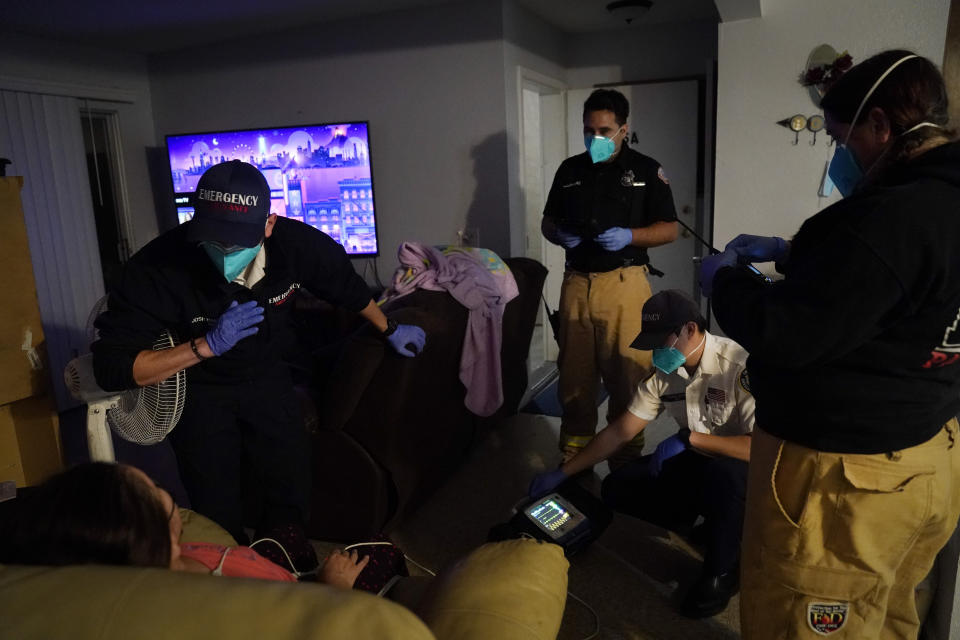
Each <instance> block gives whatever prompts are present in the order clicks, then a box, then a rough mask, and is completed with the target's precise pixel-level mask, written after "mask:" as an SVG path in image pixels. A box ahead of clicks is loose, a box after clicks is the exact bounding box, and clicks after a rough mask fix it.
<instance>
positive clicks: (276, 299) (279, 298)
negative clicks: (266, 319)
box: [267, 282, 300, 307]
mask: <svg viewBox="0 0 960 640" xmlns="http://www.w3.org/2000/svg"><path fill="white" fill-rule="evenodd" d="M299 288H300V283H299V282H293V283H291V284H290V286H289V287H287V290H286V291H284V292H283V293H281V294H279V295H276V296H273V297H270V298H267V304H271V305H273V306H275V307H279V306H280V305H282V304H283V303H285V302H286V301H287V300H289V299H290V296H291V295H292V294H293V292H294V291H296V290H297V289H299Z"/></svg>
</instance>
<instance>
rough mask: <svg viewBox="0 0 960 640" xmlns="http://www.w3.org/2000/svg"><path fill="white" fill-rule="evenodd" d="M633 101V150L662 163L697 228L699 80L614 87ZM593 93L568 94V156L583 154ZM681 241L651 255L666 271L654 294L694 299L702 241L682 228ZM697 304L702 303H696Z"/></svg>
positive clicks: (654, 282)
mask: <svg viewBox="0 0 960 640" xmlns="http://www.w3.org/2000/svg"><path fill="white" fill-rule="evenodd" d="M610 88H612V89H616V90H618V91H620V92H621V93H623V94H624V95H625V96H626V97H627V100H629V101H630V116H629V117H628V118H627V129H628V131H627V135H628V136H629V140H630V146H631V147H632V148H633V149H634V150H636V151H639V152H640V153H642V154H644V155H647V156H650V157H652V158H654V159H656V160H657V161H658V162H660V164H661V166H662V167H663V170H664V173H665V174H666V176H667V179H668V180H669V181H670V188H671V190H672V191H673V201H674V204H675V205H676V208H677V217H678V218H679V219H680V220H682V221H683V222H684V223H686V224H687V225H689V226H690V227H692V228H694V229H696V228H697V214H698V210H699V209H698V206H697V162H698V159H697V143H698V140H697V114H698V112H699V109H700V105H699V100H700V98H699V91H698V87H697V81H696V80H681V81H674V82H658V83H651V84H632V85H621V86H617V87H610ZM592 91H593V89H592V88H591V89H572V90H570V91H569V92H568V93H567V105H568V106H567V139H568V141H569V146H568V149H567V152H568V155H574V154H577V153H583V151H584V146H583V103H584V101H585V100H586V99H587V96H589V95H590V93H591V92H592ZM680 232H681V233H680V236H679V237H678V238H677V240H676V241H675V242H672V243H671V244H668V245H665V246H662V247H656V248H653V249H650V250H649V253H650V264H651V265H653V266H654V267H656V268H657V269H660V270H661V271H663V272H664V274H665V275H664V276H663V277H662V278H655V277H651V278H650V286H651V287H652V288H653V291H654V292H657V291H662V290H664V289H681V290H683V291H686V292H687V293H689V294H690V295H691V296H694V295H695V294H696V293H697V291H696V289H695V273H694V265H693V257H694V256H697V255H703V253H704V252H702V251H698V247H697V244H696V243H697V240H696V239H695V238H694V237H693V236H692V235H690V234H689V232H687V231H685V230H684V229H683V227H680ZM695 299H696V298H695Z"/></svg>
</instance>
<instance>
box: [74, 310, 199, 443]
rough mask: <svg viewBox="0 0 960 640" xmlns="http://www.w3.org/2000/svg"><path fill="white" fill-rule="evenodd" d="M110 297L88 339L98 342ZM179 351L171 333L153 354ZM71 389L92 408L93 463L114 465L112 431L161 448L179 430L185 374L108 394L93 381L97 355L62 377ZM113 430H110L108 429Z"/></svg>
mask: <svg viewBox="0 0 960 640" xmlns="http://www.w3.org/2000/svg"><path fill="white" fill-rule="evenodd" d="M106 298H107V297H106V296H104V297H103V298H101V299H100V301H99V302H97V304H96V305H95V306H94V309H93V311H92V312H91V314H90V318H89V320H88V321H87V335H88V336H89V337H90V338H91V342H92V341H93V340H95V339H96V337H97V336H96V330H95V329H94V328H93V322H94V321H95V320H96V318H97V316H98V315H100V313H101V312H102V311H103V310H104V309H106ZM174 346H176V341H175V340H174V337H173V335H172V334H171V333H170V331H168V330H165V331H164V332H163V333H162V334H161V335H160V337H159V338H158V339H157V340H156V341H154V343H153V350H154V351H160V350H163V349H171V348H173V347H174ZM63 377H64V380H65V382H66V385H67V389H69V390H70V393H71V394H72V395H73V397H74V398H76V399H77V400H80V401H82V402H85V403H86V404H87V446H88V448H89V450H90V459H91V460H93V461H102V462H113V461H114V460H115V459H116V457H115V456H114V452H113V441H112V440H111V438H110V429H111V428H112V429H113V430H114V431H115V432H116V434H117V435H118V436H120V437H121V438H123V439H124V440H127V441H129V442H134V443H136V444H156V443H157V442H160V441H161V440H163V439H164V438H165V437H166V436H167V434H168V433H170V431H171V430H172V429H173V428H174V426H176V424H177V421H178V420H179V419H180V414H181V413H182V412H183V402H184V399H185V398H186V381H187V375H186V372H185V371H178V372H177V373H175V374H174V375H172V376H170V377H169V378H167V379H166V380H163V381H161V382H158V383H156V384H152V385H147V386H144V387H139V388H137V389H129V390H127V391H121V392H111V391H104V390H103V389H101V388H100V387H99V386H97V382H96V379H95V378H94V375H93V354H91V353H86V354H84V355H82V356H79V357H77V358H74V359H73V360H71V361H70V362H69V363H67V367H66V369H65V370H64V372H63ZM108 425H109V426H108Z"/></svg>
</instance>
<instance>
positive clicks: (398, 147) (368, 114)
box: [151, 3, 509, 278]
mask: <svg viewBox="0 0 960 640" xmlns="http://www.w3.org/2000/svg"><path fill="white" fill-rule="evenodd" d="M501 34H502V14H501V11H500V10H499V3H498V4H496V5H494V6H491V5H490V4H489V3H470V4H458V5H444V6H436V7H431V8H429V9H422V10H413V11H404V12H395V13H389V14H383V15H378V16H371V17H365V18H362V19H351V20H345V21H340V22H335V23H329V24H324V25H320V26H316V27H311V28H305V29H303V30H299V31H296V32H287V33H283V34H276V35H271V36H268V37H261V38H258V39H255V40H250V39H244V40H240V41H235V42H231V43H226V44H218V45H216V46H210V47H198V48H196V49H191V50H187V51H180V52H176V53H171V54H164V55H158V56H155V57H153V58H151V83H152V95H153V99H154V101H153V108H154V115H155V118H156V126H157V128H156V133H157V140H162V139H163V136H164V135H165V134H170V133H182V132H190V131H208V130H211V129H219V128H245V127H263V126H271V125H278V126H280V125H292V124H309V123H322V122H331V121H333V122H335V121H344V120H368V121H369V122H370V135H371V159H372V167H373V179H374V189H375V196H376V207H377V219H378V229H379V239H380V247H381V257H380V258H379V262H378V264H379V268H380V273H381V276H382V277H383V278H386V277H388V276H389V275H390V274H392V271H393V269H394V267H395V266H396V249H397V246H398V245H399V243H400V242H401V241H404V240H416V241H420V242H425V243H430V244H440V243H452V242H453V241H454V239H455V238H456V231H457V230H458V229H459V228H462V227H463V226H464V225H465V224H466V223H467V220H468V219H469V220H470V221H471V223H472V224H474V225H475V226H478V227H480V240H481V242H482V243H483V244H484V245H485V246H488V247H490V248H492V249H494V250H495V251H498V252H502V253H503V254H504V255H508V254H509V221H508V216H509V210H508V202H507V185H506V170H505V167H504V158H505V154H506V151H505V149H506V133H505V131H504V123H505V114H504V83H503V62H502V57H503V54H502V49H503V42H502V35H501Z"/></svg>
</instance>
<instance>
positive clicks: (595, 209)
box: [543, 145, 677, 273]
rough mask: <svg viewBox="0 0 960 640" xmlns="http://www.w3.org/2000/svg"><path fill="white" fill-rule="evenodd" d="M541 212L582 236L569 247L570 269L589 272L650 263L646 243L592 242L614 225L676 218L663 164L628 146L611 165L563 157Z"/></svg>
mask: <svg viewBox="0 0 960 640" xmlns="http://www.w3.org/2000/svg"><path fill="white" fill-rule="evenodd" d="M543 215H544V216H547V217H549V218H553V220H554V222H555V223H556V224H557V226H559V227H560V229H562V230H564V231H566V232H568V233H573V234H576V235H578V236H580V237H581V238H582V239H583V242H581V243H580V244H579V245H577V246H576V247H574V248H573V249H568V250H567V268H569V269H573V270H574V271H582V272H585V273H590V272H599V271H611V270H613V269H617V268H620V267H624V266H630V265H643V264H647V262H648V258H647V250H646V249H645V248H643V247H635V246H632V245H628V246H626V247H624V248H623V249H621V250H620V251H606V250H604V249H603V248H602V247H601V246H600V245H598V244H597V243H596V242H594V241H593V238H595V237H596V236H597V235H599V234H600V233H603V232H604V231H606V230H607V229H609V228H610V227H626V228H629V229H634V228H640V227H646V226H649V225H651V224H653V223H654V222H661V221H662V222H673V221H674V220H676V219H677V213H676V210H675V209H674V206H673V194H672V193H671V191H670V184H669V181H668V180H667V178H666V176H665V175H664V173H663V169H661V168H660V163H659V162H657V161H656V160H654V159H653V158H650V157H647V156H645V155H643V154H642V153H638V152H636V151H634V150H633V149H630V148H629V147H627V146H626V145H624V146H623V147H622V148H621V151H620V153H619V154H618V155H617V157H616V158H615V159H614V160H613V162H609V163H602V162H601V163H597V164H594V163H593V161H592V160H591V159H590V154H589V153H581V154H580V155H577V156H573V157H572V158H567V159H566V160H564V161H563V163H561V164H560V168H559V169H557V174H556V176H554V178H553V186H552V187H550V194H549V195H548V196H547V205H546V207H545V208H544V211H543Z"/></svg>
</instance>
